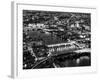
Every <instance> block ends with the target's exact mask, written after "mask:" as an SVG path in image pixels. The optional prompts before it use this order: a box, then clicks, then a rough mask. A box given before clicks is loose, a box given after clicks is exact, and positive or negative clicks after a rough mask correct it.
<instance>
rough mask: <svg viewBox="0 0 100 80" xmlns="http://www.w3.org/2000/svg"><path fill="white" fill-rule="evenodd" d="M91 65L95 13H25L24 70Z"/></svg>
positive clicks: (30, 11)
mask: <svg viewBox="0 0 100 80" xmlns="http://www.w3.org/2000/svg"><path fill="white" fill-rule="evenodd" d="M81 66H91V14H90V13H77V12H76V13H73V12H55V11H35V10H23V69H41V68H59V67H81Z"/></svg>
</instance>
